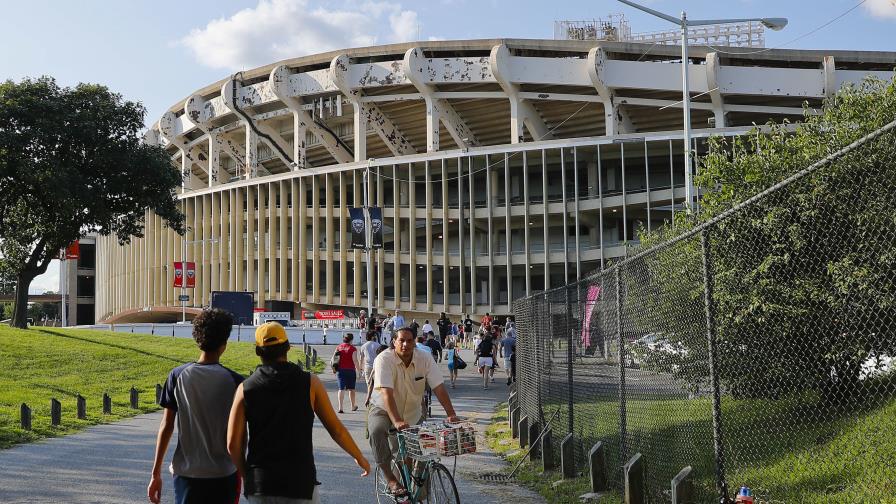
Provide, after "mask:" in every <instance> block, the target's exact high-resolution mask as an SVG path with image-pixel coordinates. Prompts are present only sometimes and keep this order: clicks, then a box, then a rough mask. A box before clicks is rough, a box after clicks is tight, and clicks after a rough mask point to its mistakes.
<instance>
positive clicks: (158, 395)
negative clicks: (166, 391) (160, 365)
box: [156, 383, 162, 405]
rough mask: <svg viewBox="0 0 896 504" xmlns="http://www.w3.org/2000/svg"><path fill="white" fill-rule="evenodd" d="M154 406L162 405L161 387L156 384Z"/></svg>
mask: <svg viewBox="0 0 896 504" xmlns="http://www.w3.org/2000/svg"><path fill="white" fill-rule="evenodd" d="M156 404H157V405H161V404H162V386H161V385H159V384H158V383H156Z"/></svg>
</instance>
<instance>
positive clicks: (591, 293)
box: [582, 284, 600, 348]
mask: <svg viewBox="0 0 896 504" xmlns="http://www.w3.org/2000/svg"><path fill="white" fill-rule="evenodd" d="M599 296H600V286H599V285H596V284H595V285H589V286H588V293H587V294H586V295H585V314H584V317H582V346H583V347H584V348H588V347H590V346H591V314H592V313H593V312H594V305H595V304H597V298H598V297H599Z"/></svg>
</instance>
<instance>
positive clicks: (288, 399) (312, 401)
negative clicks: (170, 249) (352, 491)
mask: <svg viewBox="0 0 896 504" xmlns="http://www.w3.org/2000/svg"><path fill="white" fill-rule="evenodd" d="M232 325H233V318H232V316H231V315H230V314H229V313H228V312H226V311H223V310H219V309H211V310H206V311H204V312H202V313H201V314H200V315H198V316H197V317H196V318H195V320H194V321H193V338H194V340H195V341H196V343H197V345H198V347H199V350H200V354H199V358H198V359H197V361H196V362H192V363H188V364H184V365H182V366H178V367H176V368H174V369H173V370H172V371H171V372H170V373H169V376H168V379H167V380H166V382H165V386H164V387H163V389H162V394H161V397H160V405H161V406H162V407H163V414H162V420H161V424H160V427H159V432H158V436H157V440H156V452H155V458H154V460H153V466H152V471H151V475H150V483H149V486H148V488H147V497H148V499H149V501H150V502H153V503H158V502H160V501H161V495H162V479H161V468H162V461H163V459H164V457H165V453H166V451H167V447H168V443H169V441H170V439H171V437H172V435H173V433H174V429H175V426H176V427H177V430H178V440H177V446H176V448H175V452H174V456H173V458H172V462H171V466H170V470H171V473H172V474H173V476H174V480H173V481H174V485H173V486H174V495H175V502H176V503H178V504H180V503H194V502H201V503H216V502H222V503H223V502H227V503H232V502H236V501H237V500H238V497H239V493H240V491H241V490H242V492H243V493H244V494H245V495H246V497H247V499H248V500H249V502H250V503H252V504H255V503H284V504H290V503H292V504H311V503H318V502H320V495H319V490H318V486H319V483H318V481H317V477H316V469H315V465H314V449H313V443H312V426H313V423H314V418H315V417H317V418H318V419H319V420H320V421H321V423H322V424H323V426H324V427H325V428H326V430H327V432H328V433H329V435H330V436H331V437H332V439H333V440H334V441H335V442H336V444H338V445H339V446H340V447H341V448H342V449H343V450H344V451H345V452H346V453H347V454H348V455H349V456H350V457H351V458H352V459H353V460H354V462H355V463H356V464H357V465H358V466H359V467H360V468H361V471H362V476H366V475H367V474H368V473H369V471H370V464H369V462H368V461H367V459H366V458H365V457H364V455H363V454H362V453H361V451H360V449H359V448H358V445H357V444H356V442H355V440H354V439H353V438H352V436H351V434H350V433H349V432H348V430H347V429H346V428H345V426H344V425H343V424H342V422H341V420H340V419H339V416H338V414H344V412H345V410H344V406H345V404H344V403H345V399H346V397H347V398H348V402H349V407H350V408H351V411H352V412H354V411H357V410H358V409H359V406H358V400H357V397H356V394H355V389H356V385H357V381H358V375H359V374H360V375H361V377H362V378H363V381H364V382H365V383H366V385H367V389H366V397H365V401H364V405H365V408H366V411H367V432H368V437H369V444H370V448H371V453H372V455H373V459H374V462H375V463H376V465H377V466H378V467H380V469H381V470H382V473H383V474H384V477H385V479H386V484H387V487H388V490H389V492H390V493H392V494H394V495H395V496H396V498H401V497H404V496H406V495H407V490H406V489H405V488H403V487H402V485H401V483H400V482H399V481H398V480H397V479H396V478H395V475H394V473H393V472H392V471H391V470H390V464H391V461H392V458H393V456H394V455H393V453H394V446H395V444H394V436H395V434H394V433H395V432H396V431H400V430H403V429H405V428H407V427H408V426H410V425H416V424H418V423H420V422H421V421H422V420H423V419H424V417H425V411H424V409H423V408H424V401H423V398H424V395H425V394H426V395H427V397H428V395H429V394H431V395H432V396H435V398H436V399H438V401H439V403H440V404H441V405H442V407H443V409H444V410H445V413H446V417H447V421H449V422H457V421H459V419H458V417H457V414H456V413H455V411H454V407H453V405H452V402H451V398H450V396H449V394H448V392H447V390H446V388H447V387H445V385H444V381H443V375H442V371H441V367H440V364H441V363H445V365H446V367H447V369H448V376H449V385H450V387H451V388H452V389H453V388H455V387H456V385H457V379H458V373H459V372H460V371H462V370H463V369H465V368H466V367H467V364H466V362H465V361H464V360H463V358H462V357H461V355H460V350H461V349H469V350H472V351H473V352H474V355H475V360H474V362H475V364H476V368H477V369H478V371H479V373H480V374H481V376H482V386H483V388H488V387H489V384H490V383H494V374H495V370H496V369H498V368H500V367H501V364H503V368H504V369H505V372H506V375H507V384H508V385H510V384H511V383H512V382H513V380H514V379H515V363H516V330H515V328H514V324H513V321H512V320H511V319H508V320H507V322H506V323H504V324H499V323H497V321H496V320H494V319H493V318H492V317H491V316H490V315H489V314H486V315H485V316H484V317H482V319H481V320H480V323H479V327H478V329H476V330H475V331H474V328H475V326H476V324H475V323H474V322H473V321H472V320H471V319H470V317H469V316H467V315H464V317H463V318H462V319H461V320H460V321H459V322H457V323H454V322H452V321H451V320H450V319H449V318H448V316H447V315H446V314H445V313H442V314H441V316H440V317H439V319H438V320H436V321H435V325H433V324H431V323H430V321H429V320H424V321H423V324H422V325H421V324H419V323H418V322H417V320H416V319H412V320H411V321H410V323H407V321H406V320H405V318H404V317H403V316H402V315H401V314H400V313H399V312H397V311H396V312H395V314H394V315H393V316H388V315H387V317H386V318H382V319H381V318H378V317H373V316H372V317H369V318H365V321H364V328H363V329H364V330H365V340H366V341H365V343H364V344H363V345H361V346H360V347H357V346H355V344H354V336H353V335H352V334H346V335H345V336H344V337H343V341H342V343H340V344H339V345H338V346H337V347H336V349H335V351H334V354H333V358H332V360H331V367H332V371H333V373H335V374H336V377H337V382H338V387H339V392H338V393H337V408H338V409H334V408H333V405H332V404H331V402H330V399H329V396H328V395H327V392H326V389H325V388H324V385H323V383H322V382H321V380H320V379H319V378H318V377H317V376H315V375H314V374H311V373H309V372H307V371H305V370H303V369H302V368H301V367H300V366H299V365H297V364H293V363H291V362H289V361H288V359H287V353H288V352H289V350H290V348H291V346H290V343H289V340H288V338H287V335H286V331H285V330H284V328H283V326H281V325H280V324H278V323H275V322H269V323H266V324H264V325H262V326H260V327H258V329H257V330H256V334H255V353H256V355H258V356H259V358H260V365H259V366H258V367H257V368H256V369H255V370H254V372H252V373H250V376H249V377H248V378H246V377H243V376H241V375H240V374H238V373H235V372H233V371H231V370H230V369H227V368H226V367H224V366H222V365H221V363H220V358H221V355H222V354H223V353H224V352H225V350H226V349H227V341H228V339H229V336H230V331H231V327H232ZM337 412H338V413H337Z"/></svg>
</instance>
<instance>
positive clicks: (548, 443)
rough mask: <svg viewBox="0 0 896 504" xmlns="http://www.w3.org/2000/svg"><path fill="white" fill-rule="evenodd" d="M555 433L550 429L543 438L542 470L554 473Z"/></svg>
mask: <svg viewBox="0 0 896 504" xmlns="http://www.w3.org/2000/svg"><path fill="white" fill-rule="evenodd" d="M553 434H554V433H553V431H552V430H551V429H548V430H546V431H545V432H544V436H543V437H542V438H541V468H542V470H543V471H545V472H547V471H552V470H553V469H554V441H553V439H552V436H553Z"/></svg>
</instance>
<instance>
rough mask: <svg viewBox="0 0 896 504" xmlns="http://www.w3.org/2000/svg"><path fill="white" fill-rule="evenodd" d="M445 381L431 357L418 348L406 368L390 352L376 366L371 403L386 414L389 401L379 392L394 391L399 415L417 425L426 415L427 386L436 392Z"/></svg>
mask: <svg viewBox="0 0 896 504" xmlns="http://www.w3.org/2000/svg"><path fill="white" fill-rule="evenodd" d="M442 381H443V378H442V371H441V370H440V369H439V366H438V365H437V364H436V361H435V360H433V358H432V355H431V354H428V353H426V352H424V351H423V350H420V349H419V348H414V356H413V357H412V358H411V363H410V364H409V365H407V366H405V365H404V362H402V361H401V357H399V356H398V355H397V354H396V353H395V350H386V351H385V352H382V353H381V354H379V355H378V356H377V358H376V360H375V361H374V363H373V388H374V390H373V396H372V397H371V398H370V401H371V403H373V405H374V406H376V407H377V408H380V409H382V410H383V411H385V410H386V401H385V399H384V397H383V394H382V393H381V392H380V390H379V389H381V388H383V387H386V388H391V389H392V390H393V391H394V394H393V396H394V397H395V405H396V406H397V407H398V413H399V414H400V415H401V417H402V418H403V419H404V421H405V422H407V423H409V424H411V425H413V424H415V423H417V421H418V420H419V419H420V417H421V416H423V407H422V403H423V394H424V393H425V392H426V385H427V384H428V385H429V388H431V389H435V388H436V387H438V386H439V385H441V384H442Z"/></svg>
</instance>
